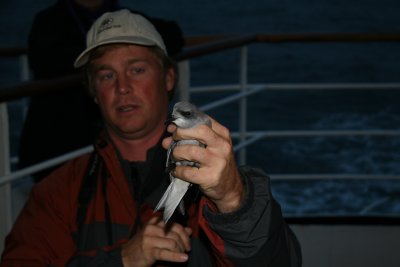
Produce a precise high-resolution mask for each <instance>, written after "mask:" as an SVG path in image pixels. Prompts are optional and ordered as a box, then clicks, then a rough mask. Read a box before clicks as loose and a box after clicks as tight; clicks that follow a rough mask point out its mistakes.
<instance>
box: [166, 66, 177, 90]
mask: <svg viewBox="0 0 400 267" xmlns="http://www.w3.org/2000/svg"><path fill="white" fill-rule="evenodd" d="M175 77H176V73H175V70H174V68H169V69H168V71H167V74H166V75H165V84H166V88H167V91H168V92H169V91H171V90H172V89H174V87H175V83H176V82H177V81H176V78H175Z"/></svg>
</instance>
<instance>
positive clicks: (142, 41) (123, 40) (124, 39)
mask: <svg viewBox="0 0 400 267" xmlns="http://www.w3.org/2000/svg"><path fill="white" fill-rule="evenodd" d="M119 43H120V44H136V45H144V46H159V47H160V45H162V44H157V43H155V42H154V41H152V40H150V39H147V38H143V37H137V36H118V37H115V38H109V39H106V40H104V41H102V42H99V43H97V44H96V45H93V46H90V47H88V48H86V49H85V50H84V51H83V52H82V53H81V54H80V55H79V56H78V57H77V58H76V60H75V62H74V67H75V68H80V67H82V66H84V65H85V64H86V63H88V60H89V55H90V52H91V51H92V50H93V49H95V48H97V47H99V46H102V45H106V44H119ZM160 48H161V49H162V50H163V51H164V52H165V53H167V52H166V49H165V47H160Z"/></svg>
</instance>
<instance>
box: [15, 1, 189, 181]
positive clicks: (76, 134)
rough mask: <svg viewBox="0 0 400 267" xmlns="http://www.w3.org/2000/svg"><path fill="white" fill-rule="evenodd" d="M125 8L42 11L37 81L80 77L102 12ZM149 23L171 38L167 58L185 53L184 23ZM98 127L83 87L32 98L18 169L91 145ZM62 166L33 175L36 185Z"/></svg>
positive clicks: (80, 4) (34, 48)
mask: <svg viewBox="0 0 400 267" xmlns="http://www.w3.org/2000/svg"><path fill="white" fill-rule="evenodd" d="M120 8H121V7H120V4H119V1H118V0H57V1H56V2H55V3H54V4H52V5H51V6H49V7H46V8H45V9H43V10H41V11H40V12H38V13H37V14H36V15H35V18H34V20H33V22H32V27H31V31H30V33H29V39H28V59H29V66H30V69H31V70H32V74H33V77H34V79H35V80H47V79H55V78H60V77H64V76H66V75H72V74H76V73H77V70H76V69H75V68H74V67H73V63H74V61H75V59H76V57H77V56H78V55H79V54H80V53H81V52H82V50H83V49H85V41H86V33H87V32H88V30H89V29H90V26H91V25H92V24H93V22H94V21H95V20H96V19H97V18H98V17H100V16H101V15H102V14H103V13H105V12H110V11H116V10H118V9H120ZM135 12H136V11H135ZM136 13H137V12H136ZM149 20H150V21H151V22H152V23H153V24H154V25H155V27H156V29H157V30H158V31H159V32H160V34H161V36H163V38H164V40H166V42H165V45H166V48H167V51H168V54H169V55H171V56H174V55H176V54H177V53H178V52H180V51H181V48H182V47H183V35H182V32H181V29H180V27H179V25H178V24H177V23H176V22H174V21H172V20H166V19H161V18H156V17H150V18H149ZM99 129H101V115H100V114H99V111H98V108H97V106H96V105H95V103H94V102H93V101H92V99H91V98H90V97H89V96H88V94H87V92H86V90H84V86H83V85H82V86H74V87H69V88H66V89H65V90H63V91H62V92H60V91H59V90H58V91H57V92H48V93H46V94H40V95H35V96H32V97H31V98H30V101H29V109H28V112H27V116H26V119H25V121H24V125H23V129H22V132H21V137H20V140H19V153H18V156H19V163H18V167H19V168H25V167H29V166H31V165H33V164H37V163H40V162H42V161H45V160H49V159H51V158H54V157H56V156H60V155H62V154H64V153H69V152H72V151H73V150H76V149H79V148H82V147H84V146H88V145H90V144H92V143H93V140H94V139H95V137H96V135H97V133H98V131H99ZM60 140H63V141H62V142H60ZM57 167H59V166H56V167H54V168H48V169H45V170H42V171H39V172H37V173H34V174H32V176H33V179H34V181H35V182H39V181H40V180H41V179H43V178H44V177H45V176H47V175H48V174H50V173H51V172H52V171H53V170H54V169H56V168H57Z"/></svg>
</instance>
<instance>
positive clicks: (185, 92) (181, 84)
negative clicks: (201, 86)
mask: <svg viewBox="0 0 400 267" xmlns="http://www.w3.org/2000/svg"><path fill="white" fill-rule="evenodd" d="M178 71H179V79H178V86H177V90H178V91H179V100H180V101H190V92H189V89H190V62H189V60H185V61H181V62H179V64H178Z"/></svg>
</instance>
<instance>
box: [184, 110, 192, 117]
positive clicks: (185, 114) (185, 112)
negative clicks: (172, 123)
mask: <svg viewBox="0 0 400 267" xmlns="http://www.w3.org/2000/svg"><path fill="white" fill-rule="evenodd" d="M182 115H183V116H185V117H190V116H191V115H192V112H190V111H182Z"/></svg>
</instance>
